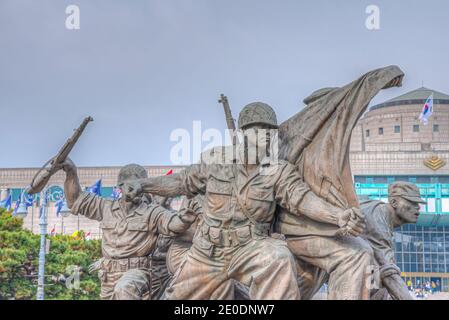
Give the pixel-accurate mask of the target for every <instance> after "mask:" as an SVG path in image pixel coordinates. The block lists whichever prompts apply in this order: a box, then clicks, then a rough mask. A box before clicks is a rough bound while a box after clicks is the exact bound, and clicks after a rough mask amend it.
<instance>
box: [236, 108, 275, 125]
mask: <svg viewBox="0 0 449 320" xmlns="http://www.w3.org/2000/svg"><path fill="white" fill-rule="evenodd" d="M251 124H266V125H269V126H270V127H273V128H278V121H277V118H276V113H275V112H274V110H273V109H272V108H271V107H270V106H269V105H268V104H266V103H263V102H253V103H250V104H248V105H246V106H245V107H244V108H243V109H242V111H240V114H239V129H244V128H245V127H247V126H249V125H251Z"/></svg>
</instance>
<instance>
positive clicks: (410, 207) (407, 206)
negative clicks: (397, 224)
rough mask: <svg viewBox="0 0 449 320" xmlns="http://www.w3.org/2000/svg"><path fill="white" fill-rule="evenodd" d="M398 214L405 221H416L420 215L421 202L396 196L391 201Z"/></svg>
mask: <svg viewBox="0 0 449 320" xmlns="http://www.w3.org/2000/svg"><path fill="white" fill-rule="evenodd" d="M390 204H391V205H392V207H393V208H394V210H395V213H396V215H397V216H398V217H399V218H400V219H401V220H402V221H404V223H416V221H418V217H419V203H417V202H412V201H409V200H407V199H404V198H401V197H395V198H394V199H393V200H392V201H391V203H390Z"/></svg>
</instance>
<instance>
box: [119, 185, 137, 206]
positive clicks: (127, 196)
mask: <svg viewBox="0 0 449 320" xmlns="http://www.w3.org/2000/svg"><path fill="white" fill-rule="evenodd" d="M118 187H119V188H120V189H121V190H122V199H123V200H124V201H125V202H130V203H131V202H132V203H135V204H138V203H140V200H141V198H142V189H141V187H140V184H138V183H136V182H134V181H132V180H131V181H123V182H120V183H119V185H118Z"/></svg>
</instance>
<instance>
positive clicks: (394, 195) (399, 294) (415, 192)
mask: <svg viewBox="0 0 449 320" xmlns="http://www.w3.org/2000/svg"><path fill="white" fill-rule="evenodd" d="M421 203H422V204H424V203H426V202H425V201H424V200H423V199H421V195H420V192H419V189H418V187H417V186H416V185H415V184H413V183H410V182H395V183H392V184H390V185H389V187H388V203H384V202H382V201H376V200H363V201H361V202H360V208H361V209H362V210H363V212H364V213H365V217H366V231H365V232H364V234H363V235H362V237H363V238H365V239H366V240H368V242H369V243H370V245H371V247H372V248H373V251H374V258H375V262H376V267H377V268H376V269H377V270H376V272H379V275H380V289H378V290H373V292H372V296H371V299H373V300H380V299H382V300H384V299H389V296H391V297H392V298H393V299H395V300H411V299H413V297H412V296H411V295H410V293H409V291H408V289H407V285H406V284H405V282H404V280H403V279H402V278H401V270H400V269H399V267H398V266H397V265H396V259H395V255H394V228H397V227H400V226H402V225H403V224H406V223H416V222H417V220H418V217H419V211H420V208H419V204H421Z"/></svg>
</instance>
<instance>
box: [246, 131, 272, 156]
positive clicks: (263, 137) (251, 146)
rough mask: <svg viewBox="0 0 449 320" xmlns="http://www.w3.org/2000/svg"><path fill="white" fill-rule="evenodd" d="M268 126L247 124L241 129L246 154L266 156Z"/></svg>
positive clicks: (268, 136) (268, 139)
mask: <svg viewBox="0 0 449 320" xmlns="http://www.w3.org/2000/svg"><path fill="white" fill-rule="evenodd" d="M270 133H271V132H270V128H269V127H267V126H263V125H253V126H248V127H247V128H245V130H244V131H243V135H244V139H245V147H246V149H247V152H248V155H249V156H250V158H251V156H253V157H256V156H257V157H259V158H260V157H265V156H267V154H268V153H267V150H269V147H270Z"/></svg>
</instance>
